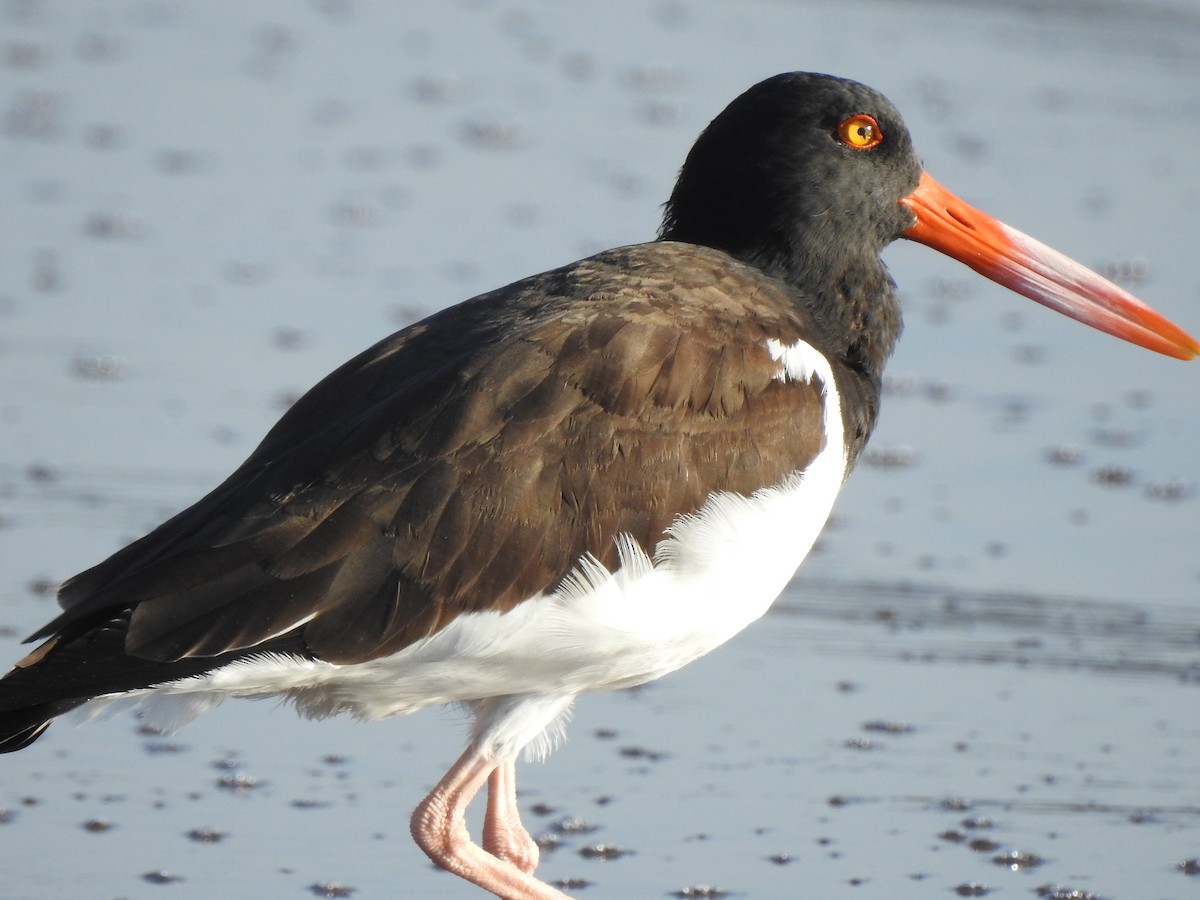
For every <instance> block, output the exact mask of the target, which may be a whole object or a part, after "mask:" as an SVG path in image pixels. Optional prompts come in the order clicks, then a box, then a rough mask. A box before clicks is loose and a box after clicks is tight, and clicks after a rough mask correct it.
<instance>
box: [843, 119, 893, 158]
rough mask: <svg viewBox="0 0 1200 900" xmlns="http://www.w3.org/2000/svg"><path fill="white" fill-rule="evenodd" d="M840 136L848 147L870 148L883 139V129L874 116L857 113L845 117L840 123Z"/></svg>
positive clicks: (856, 148) (857, 148)
mask: <svg viewBox="0 0 1200 900" xmlns="http://www.w3.org/2000/svg"><path fill="white" fill-rule="evenodd" d="M838 137H839V138H841V141H842V143H843V144H845V145H846V146H847V147H853V148H854V149H855V150H870V149H871V148H872V147H876V146H878V145H879V143H880V141H882V140H883V131H882V129H880V127H879V123H878V122H876V121H875V119H874V118H873V117H871V116H868V115H867V114H866V113H856V114H855V115H853V116H850V117H849V118H848V119H843V120H842V123H841V124H840V125H838Z"/></svg>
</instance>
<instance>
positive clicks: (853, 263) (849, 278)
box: [659, 210, 901, 384]
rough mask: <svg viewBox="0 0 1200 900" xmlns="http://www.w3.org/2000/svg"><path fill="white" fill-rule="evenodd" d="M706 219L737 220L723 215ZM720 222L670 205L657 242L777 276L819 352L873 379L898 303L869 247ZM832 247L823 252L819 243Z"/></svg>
mask: <svg viewBox="0 0 1200 900" xmlns="http://www.w3.org/2000/svg"><path fill="white" fill-rule="evenodd" d="M709 221H710V222H712V221H716V222H733V221H744V220H743V219H741V218H740V217H738V216H730V217H726V218H722V219H720V220H713V219H710V220H709ZM722 230H723V229H722V228H721V227H720V226H718V227H717V228H709V229H702V228H697V227H691V226H689V224H688V223H686V222H680V221H679V220H677V219H675V218H674V217H673V216H672V215H671V212H670V210H668V215H667V217H666V219H665V220H664V222H663V227H662V230H661V232H660V234H659V238H660V240H664V241H683V242H685V243H692V244H701V245H703V246H707V247H712V248H714V249H716V250H721V251H723V252H725V253H728V254H729V255H730V256H732V257H733V258H735V259H737V260H739V261H741V262H744V263H747V264H749V265H752V266H754V267H755V268H757V269H760V270H761V271H763V272H765V273H767V274H768V275H770V276H771V277H773V278H776V279H778V280H779V281H782V282H784V283H785V284H786V285H787V286H788V289H789V291H788V292H789V293H790V294H791V296H792V298H793V299H794V301H795V303H796V305H797V306H799V307H800V308H802V309H803V310H804V311H805V312H806V313H807V317H808V318H809V319H810V320H811V321H812V323H813V326H814V327H815V329H816V330H817V335H816V337H817V338H818V340H819V341H820V343H821V347H820V349H821V350H822V351H823V352H826V353H831V354H833V355H835V356H837V357H838V358H840V359H841V360H842V361H844V362H845V363H846V364H847V365H849V366H850V367H851V368H852V369H854V370H855V371H857V372H859V373H860V374H862V375H864V376H866V377H867V378H869V379H871V380H872V381H874V382H876V383H877V384H878V383H879V382H880V381H881V380H882V376H883V367H884V365H885V363H886V362H887V360H888V357H890V356H891V354H892V350H893V349H894V347H895V345H896V340H897V338H899V336H900V329H901V318H900V304H899V302H898V301H897V299H896V295H895V283H894V282H893V281H892V279H891V276H890V275H889V274H888V271H887V268H886V267H885V266H884V264H883V262H882V260H880V258H879V253H878V250H877V249H874V248H871V249H866V248H864V249H863V250H861V251H860V252H857V253H852V252H848V251H847V250H846V247H847V244H846V243H843V242H839V241H838V240H830V239H829V236H828V234H820V235H815V236H814V237H815V238H819V240H817V239H814V240H811V241H805V240H804V236H803V234H801V235H797V234H796V233H794V232H793V233H792V234H790V235H789V234H786V232H785V233H783V234H780V233H778V232H777V233H776V234H775V236H773V237H772V238H770V239H768V240H763V239H762V237H761V235H759V236H757V237H756V238H755V239H753V240H752V239H750V237H749V236H747V235H739V234H736V233H732V232H729V231H728V230H725V233H722ZM828 247H835V248H839V251H838V252H837V253H835V254H831V253H829V252H827V251H824V250H822V249H821V248H828Z"/></svg>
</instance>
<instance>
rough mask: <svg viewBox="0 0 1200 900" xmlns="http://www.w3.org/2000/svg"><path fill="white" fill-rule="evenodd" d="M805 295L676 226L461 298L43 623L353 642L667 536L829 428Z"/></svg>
mask: <svg viewBox="0 0 1200 900" xmlns="http://www.w3.org/2000/svg"><path fill="white" fill-rule="evenodd" d="M799 316H800V313H798V312H797V311H796V310H795V308H794V307H793V305H792V304H790V303H789V302H788V298H787V297H786V295H785V294H783V292H782V289H781V288H779V287H778V286H777V283H776V282H774V281H772V280H770V279H768V278H766V277H765V276H763V275H761V274H760V273H757V272H756V271H755V270H753V269H749V268H747V267H744V266H741V265H740V264H737V263H735V262H733V261H732V260H730V259H729V258H728V257H725V256H723V255H722V254H719V253H716V252H714V251H709V250H703V249H701V248H698V247H691V246H687V245H680V244H650V245H641V246H638V247H632V248H625V249H622V250H616V251H610V252H608V253H605V254H601V255H600V256H598V257H594V258H592V259H590V260H584V261H582V262H580V263H576V264H575V265H573V266H570V267H567V268H565V269H561V270H557V271H555V272H550V273H546V274H545V275H541V276H537V277H535V278H532V279H528V280H526V281H523V282H518V283H516V284H514V285H511V286H509V287H507V288H504V289H502V290H500V291H497V292H494V293H492V294H486V295H483V296H481V297H478V298H475V299H474V300H470V301H467V302H466V303H464V304H461V305H460V306H458V307H454V308H452V309H449V310H446V311H445V312H443V313H441V314H438V315H437V316H434V317H432V318H430V319H428V320H426V321H425V322H423V323H419V324H417V325H415V326H413V327H411V328H409V329H406V330H405V331H402V332H400V333H398V334H397V335H394V336H393V337H391V338H389V339H387V340H386V341H384V342H382V343H380V344H378V345H377V346H375V347H373V348H371V349H370V350H368V351H367V352H366V353H364V354H362V355H361V356H359V357H357V358H356V359H354V360H352V361H351V362H349V363H347V364H346V365H345V366H343V367H342V368H341V369H339V370H337V371H336V372H334V373H333V374H332V375H330V376H329V377H328V378H327V379H325V380H324V381H322V382H321V383H320V384H318V385H317V386H316V387H315V388H313V389H312V391H310V392H309V393H308V394H307V395H305V397H303V398H302V399H301V400H300V401H299V402H298V403H297V404H296V405H295V407H293V409H292V410H290V411H289V412H288V414H287V415H285V416H284V417H283V419H281V420H280V422H279V423H278V425H276V427H275V428H274V429H272V431H271V432H270V433H269V434H268V435H267V437H266V438H265V439H264V441H263V443H262V444H261V445H260V447H259V448H258V449H257V450H256V451H255V452H254V454H253V455H252V456H251V457H250V458H249V459H248V460H247V461H246V463H245V464H243V466H242V467H241V468H239V469H238V470H237V471H236V472H235V473H234V474H233V475H232V476H231V477H230V478H229V479H228V480H227V481H226V482H225V483H224V484H222V485H221V486H220V487H218V488H217V489H216V490H215V491H214V492H213V493H212V494H210V495H209V496H208V497H206V498H204V499H203V500H201V501H199V502H198V503H197V504H196V505H195V506H193V507H191V508H190V509H188V510H185V511H184V512H183V513H180V514H179V515H178V516H176V517H175V518H174V519H172V520H170V521H168V522H167V523H165V524H164V525H163V526H161V527H160V528H159V529H157V530H156V531H154V532H152V533H151V534H149V535H147V536H146V537H145V538H143V539H141V540H140V541H138V542H136V543H134V544H132V545H130V546H129V547H127V548H126V549H125V550H123V551H121V552H119V553H117V554H116V555H115V556H113V557H112V558H110V559H109V560H108V561H106V562H104V563H101V564H100V565H99V566H96V567H95V568H93V569H90V570H88V571H87V572H84V573H82V574H81V575H79V576H77V577H76V578H74V579H72V580H71V581H69V582H68V583H67V584H66V585H65V586H64V588H63V591H62V594H61V600H62V602H63V604H64V606H65V607H66V611H65V612H64V613H63V614H62V615H61V616H60V617H59V618H58V619H57V620H55V621H54V622H52V623H51V624H50V625H48V626H47V627H46V628H45V629H43V630H42V631H41V632H39V634H38V635H35V637H38V636H41V637H45V636H50V635H54V634H61V635H63V637H64V638H65V639H71V638H72V637H73V636H75V635H78V634H80V633H81V632H84V631H86V630H87V629H89V628H93V627H96V626H97V625H98V624H99V623H101V622H108V621H110V620H112V619H113V617H114V615H119V614H120V613H121V612H122V611H125V610H132V614H131V615H130V616H129V624H128V633H127V635H126V640H125V647H126V652H127V653H129V654H131V655H133V656H136V657H139V658H144V659H151V660H158V661H170V660H180V659H184V658H188V657H218V656H222V655H223V654H228V653H230V652H231V651H238V650H247V649H251V648H254V647H256V646H258V645H261V644H262V643H263V642H264V641H267V640H269V639H272V638H277V637H278V636H279V635H281V634H285V633H288V632H293V633H295V632H296V629H299V633H298V636H299V637H301V638H302V641H303V646H304V647H305V648H307V652H309V653H310V654H311V655H313V656H315V657H317V658H321V659H325V660H329V661H332V662H341V663H348V662H356V661H362V660H366V659H371V658H373V657H377V656H381V655H384V654H388V653H391V652H394V651H396V650H398V649H400V648H402V647H404V646H405V645H407V644H409V643H411V642H412V641H414V640H416V639H418V638H421V637H424V636H426V635H428V634H431V633H433V632H435V631H437V630H438V629H439V628H441V627H443V626H444V625H445V624H446V623H447V622H449V621H450V620H452V619H453V618H454V617H455V616H456V615H458V614H459V613H461V612H464V611H469V610H480V609H508V608H511V607H512V606H514V605H515V604H517V603H520V602H521V601H522V600H524V599H526V598H528V597H530V596H533V595H535V594H538V593H540V592H545V591H548V590H551V589H553V587H554V586H555V585H556V584H557V583H558V582H559V581H560V580H561V579H562V578H563V577H564V576H565V575H566V574H567V573H568V572H569V570H570V569H571V567H572V566H573V565H574V564H575V563H576V561H577V560H578V559H579V558H580V557H581V556H582V555H583V554H585V553H591V554H593V555H594V556H596V557H598V558H599V559H600V560H601V561H602V562H604V563H606V564H608V565H613V564H614V563H615V551H614V545H613V538H614V536H615V535H617V534H618V533H620V532H627V533H629V534H630V535H632V536H633V537H634V538H635V539H636V540H637V541H638V542H639V543H640V544H641V545H642V546H643V547H645V548H646V549H647V550H651V549H653V547H654V546H655V544H656V543H657V542H658V541H659V540H660V539H661V537H662V532H663V529H664V528H665V527H666V526H667V525H668V524H669V523H670V522H671V520H672V519H673V518H674V517H675V516H676V515H678V514H680V513H683V512H690V511H693V510H695V509H697V508H698V507H699V506H700V505H701V504H702V502H703V500H704V498H705V497H706V496H707V495H708V494H709V493H710V492H712V491H720V490H729V491H741V492H751V491H753V490H755V489H757V488H759V487H762V486H764V485H767V484H771V483H773V482H776V481H778V480H779V479H780V478H781V477H782V476H783V475H785V474H786V473H787V472H789V471H794V470H797V469H802V468H804V467H805V465H807V463H808V462H809V460H811V458H812V457H813V456H814V454H815V453H816V452H817V451H818V450H819V449H820V447H821V446H822V441H823V438H822V436H821V434H820V423H821V415H822V413H821V401H820V396H819V390H818V388H817V387H814V386H811V385H807V384H798V383H794V382H785V381H782V380H779V379H778V378H776V377H775V374H776V372H777V371H778V364H777V363H775V362H774V361H773V360H771V358H770V356H769V354H768V353H767V350H766V341H767V339H768V338H776V339H778V340H781V341H783V342H785V343H787V342H790V341H794V340H796V339H797V338H800V337H802V336H803V332H804V330H805V328H806V326H807V323H805V322H803V321H802V320H800V319H799ZM751 434H752V435H753V436H754V440H753V441H751V442H747V441H746V440H745V438H746V436H747V435H751ZM864 437H865V435H864ZM737 447H742V448H743V449H741V450H740V451H739V450H737V449H735V448H737Z"/></svg>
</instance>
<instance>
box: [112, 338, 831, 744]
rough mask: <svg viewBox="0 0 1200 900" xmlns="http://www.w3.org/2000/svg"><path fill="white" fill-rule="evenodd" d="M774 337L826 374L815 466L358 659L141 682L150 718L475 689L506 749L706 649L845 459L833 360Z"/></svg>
mask: <svg viewBox="0 0 1200 900" xmlns="http://www.w3.org/2000/svg"><path fill="white" fill-rule="evenodd" d="M769 347H770V349H771V353H772V355H773V356H774V357H775V358H776V359H778V360H779V361H780V364H781V367H780V373H779V378H780V379H787V380H797V381H799V380H803V381H809V380H811V379H812V378H814V377H815V378H816V379H818V380H819V381H820V382H821V383H822V384H823V386H824V387H825V432H826V435H827V438H828V439H827V441H826V445H825V448H824V449H823V450H822V451H821V453H820V454H818V456H817V457H816V458H815V459H814V460H813V461H812V462H811V463H810V464H809V466H808V468H807V469H806V470H805V471H803V472H797V473H793V474H791V475H789V476H788V477H786V478H785V479H784V480H783V481H782V482H781V483H779V484H777V485H774V486H771V487H768V488H764V489H762V490H759V491H757V492H755V493H754V494H753V495H751V496H749V497H744V496H741V495H737V494H713V495H710V496H709V497H708V499H707V501H706V502H705V503H704V505H703V507H702V508H701V509H700V510H698V511H697V512H696V513H694V514H691V515H686V516H681V517H679V518H678V519H676V520H675V522H674V523H673V524H672V525H671V527H670V529H669V530H668V536H667V537H666V538H665V539H664V540H663V541H661V542H660V543H659V544H658V546H657V547H655V548H654V549H653V554H652V555H650V554H648V553H647V552H646V550H645V549H644V548H642V547H640V546H638V545H637V544H636V542H634V541H633V540H632V539H631V538H629V537H628V536H627V535H620V536H618V538H617V546H618V551H619V565H618V566H617V568H616V569H615V570H614V571H611V572H610V571H609V570H608V569H606V568H604V567H603V566H601V565H600V564H599V563H598V562H596V561H595V560H594V559H591V558H586V559H583V560H581V561H580V563H579V564H578V566H577V567H576V569H575V571H574V572H573V573H572V574H571V575H570V576H569V577H568V578H567V579H566V580H565V581H564V583H563V584H562V585H561V586H560V587H559V588H558V589H557V590H555V591H554V592H553V593H550V594H545V595H539V596H536V597H532V598H530V599H528V600H526V601H524V602H522V603H520V604H518V605H517V606H516V607H515V608H514V609H512V610H511V611H509V612H506V613H492V612H479V613H467V614H464V615H461V616H459V617H458V618H457V619H455V620H454V621H453V622H451V623H450V624H449V625H447V626H446V627H445V628H443V629H442V630H441V631H439V632H438V633H436V634H434V635H432V636H431V637H429V638H426V639H424V640H421V641H418V642H416V643H415V644H412V645H410V646H409V647H406V648H405V649H404V650H402V651H400V652H399V653H396V654H394V655H392V656H389V657H385V658H381V659H375V660H371V661H369V662H365V663H357V664H353V665H345V666H337V665H332V664H328V663H321V662H306V661H297V660H294V659H291V658H284V657H263V658H258V659H249V660H244V661H241V662H237V663H232V664H230V665H227V666H224V667H222V668H220V669H217V670H214V671H212V672H209V673H207V674H205V675H202V676H198V677H195V678H187V679H183V680H181V681H177V682H172V683H170V684H166V685H161V686H159V687H158V688H155V689H153V691H149V692H138V694H137V699H140V700H141V701H142V702H143V704H144V706H145V707H146V713H147V718H148V719H149V720H150V721H151V723H152V724H156V725H163V726H166V727H176V726H178V725H179V724H182V722H184V721H186V720H187V719H189V718H191V717H192V716H194V715H195V714H197V713H199V712H202V711H203V710H205V709H207V708H209V707H210V706H212V705H214V704H215V703H217V702H219V701H220V700H221V699H223V698H224V697H228V696H241V697H263V696H280V695H282V696H285V697H288V698H290V699H291V700H293V701H294V702H295V703H296V705H297V707H298V708H299V710H300V711H301V712H302V713H304V714H306V715H311V716H318V717H319V716H327V715H333V714H336V713H341V712H348V713H350V714H352V715H354V716H357V717H359V718H363V719H377V718H383V717H386V716H393V715H397V714H400V713H406V712H411V711H413V710H416V709H420V708H422V707H425V706H429V705H432V704H442V703H455V702H468V703H473V704H475V705H476V708H477V711H478V712H480V713H481V714H480V716H479V720H477V722H476V728H475V731H476V735H475V737H476V740H477V741H479V742H482V743H483V744H485V745H487V746H489V747H492V748H493V752H494V753H495V754H496V755H497V756H503V755H510V754H511V752H515V749H519V748H520V746H521V745H523V744H524V743H527V742H528V741H529V740H532V739H534V738H536V737H537V736H538V735H539V734H541V732H542V731H543V730H544V729H545V728H546V727H547V725H548V724H550V723H552V722H553V721H554V720H556V719H557V718H559V716H560V715H561V713H562V712H563V711H564V710H565V709H566V708H567V707H569V705H570V701H571V699H572V698H573V697H574V696H575V695H576V694H579V693H582V692H584V691H591V690H606V689H612V688H620V687H628V686H631V685H635V684H641V683H643V682H646V681H650V680H652V679H655V678H658V677H660V676H662V675H665V674H666V673H668V672H671V671H673V670H675V669H677V668H679V667H680V666H683V665H685V664H687V663H689V662H691V661H692V660H694V659H696V658H698V657H700V656H703V655H704V654H705V653H708V652H709V651H710V650H712V649H713V648H715V647H717V646H719V645H721V644H723V643H724V642H725V641H727V640H728V639H729V638H731V637H732V636H733V635H735V634H737V633H738V632H739V631H741V630H742V629H743V628H745V627H746V626H747V625H749V624H750V623H751V622H753V621H754V620H755V619H757V618H759V617H760V616H761V615H762V614H763V613H764V612H766V610H767V608H768V607H769V606H770V604H771V602H772V601H773V600H774V599H775V598H776V597H777V596H778V595H779V594H780V592H782V590H783V589H784V587H785V586H786V585H787V583H788V581H789V579H790V578H791V577H792V575H793V574H794V573H795V571H796V569H797V567H798V566H799V565H800V563H801V562H802V561H803V559H804V557H805V556H806V555H807V554H808V552H809V550H810V549H811V547H812V545H813V542H814V541H815V540H816V538H817V535H818V534H819V533H820V531H821V528H822V527H823V526H824V524H825V521H826V519H827V518H828V516H829V512H830V510H831V508H832V506H833V502H834V499H835V498H836V496H837V493H838V490H839V489H840V487H841V484H842V481H843V480H844V478H845V474H846V458H845V451H844V440H843V433H842V419H841V409H840V403H839V400H838V396H837V392H836V388H835V386H834V381H833V377H832V373H831V372H830V370H829V366H828V363H826V361H825V360H824V358H823V357H821V356H820V355H819V354H817V353H816V352H815V351H813V350H812V348H811V347H809V346H808V345H807V344H803V343H801V344H798V345H796V346H793V347H787V348H785V347H782V346H781V345H779V344H777V343H775V342H771V344H770V345H769ZM497 698H499V699H497ZM116 699H119V698H117V697H107V698H100V701H99V702H101V703H103V702H106V701H107V702H111V701H112V700H116ZM518 708H520V709H518ZM514 710H516V711H517V713H519V714H515V713H514ZM540 749H541V750H543V751H544V750H545V749H548V748H547V747H544V746H543V747H540Z"/></svg>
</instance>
